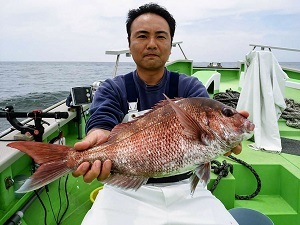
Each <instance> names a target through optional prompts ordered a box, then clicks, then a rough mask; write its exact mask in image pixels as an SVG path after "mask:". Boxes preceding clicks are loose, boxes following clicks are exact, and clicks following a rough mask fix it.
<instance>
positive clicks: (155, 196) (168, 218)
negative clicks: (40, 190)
mask: <svg viewBox="0 0 300 225" xmlns="http://www.w3.org/2000/svg"><path fill="white" fill-rule="evenodd" d="M175 25H176V23H175V20H174V18H173V17H172V15H170V13H169V12H168V11H167V10H166V9H165V8H163V7H161V6H159V5H157V4H153V3H150V4H146V5H143V6H141V7H139V8H138V9H134V10H130V11H129V13H128V18H127V23H126V28H127V33H128V43H129V49H130V52H131V55H132V57H133V60H134V61H135V63H136V71H134V72H132V73H129V74H127V75H124V76H117V77H116V78H114V79H108V80H107V81H106V82H104V83H103V84H102V85H101V86H100V87H99V89H98V90H97V92H96V94H95V96H94V100H93V103H92V105H91V108H90V113H91V117H90V119H89V121H88V122H87V127H86V130H87V136H86V138H85V139H84V140H83V141H82V142H79V143H76V144H75V148H76V149H77V150H78V151H80V150H84V149H87V148H89V147H92V146H94V145H99V144H101V143H103V142H105V141H106V140H107V139H108V136H109V134H110V130H111V129H112V128H113V127H114V126H115V125H116V124H118V123H120V122H121V121H122V120H123V118H124V116H125V115H126V114H127V112H128V111H129V105H128V102H131V101H132V100H131V99H130V98H136V99H137V100H135V99H134V101H135V102H136V103H137V107H138V109H139V110H146V109H149V108H151V107H152V106H153V105H154V104H156V103H157V102H158V101H160V100H162V99H164V96H163V93H167V95H168V94H169V97H199V96H201V97H208V94H207V91H206V89H205V87H204V86H203V85H202V83H201V82H200V81H198V80H197V79H196V78H193V77H188V76H186V75H182V74H181V75H179V74H177V73H171V72H170V71H167V70H166V68H165V63H166V62H167V60H168V58H169V55H170V54H171V43H172V40H173V36H174V32H175ZM174 77H176V78H174ZM174 83H175V84H176V85H175V88H174ZM172 84H173V85H172ZM128 85H129V86H130V85H131V86H132V87H131V89H128ZM176 87H178V89H176ZM132 93H135V94H133V95H134V96H133V97H132ZM170 95H171V96H170ZM172 95H174V96H172ZM242 113H243V115H244V116H245V117H247V116H248V114H247V112H242ZM240 151H241V146H240V145H239V146H238V147H236V148H234V149H233V150H232V152H234V153H236V154H238V153H240ZM230 153H231V152H229V153H228V154H230ZM110 170H111V161H110V160H106V161H105V162H103V164H102V163H101V162H100V161H99V160H98V161H95V162H94V163H93V165H92V166H91V167H90V165H89V163H88V162H86V163H82V164H81V165H80V166H79V167H78V169H77V170H76V171H75V172H73V175H74V176H75V177H77V176H81V175H83V179H84V181H85V182H91V181H92V180H94V179H98V180H99V181H103V180H105V179H106V178H107V177H108V176H109V174H110ZM176 179H177V180H176ZM176 179H175V178H174V181H173V180H172V177H171V181H170V180H169V181H168V182H166V180H165V179H164V178H161V180H159V179H158V180H156V181H149V182H148V183H147V184H146V185H143V186H142V187H141V188H140V189H138V190H137V191H136V192H135V191H131V190H127V191H126V190H121V189H119V188H115V187H111V186H109V185H105V186H104V188H103V190H102V191H101V192H100V193H99V194H98V197H97V199H96V201H95V203H94V205H93V207H92V208H91V210H90V211H89V212H88V214H87V215H86V217H85V219H84V221H83V224H98V223H99V224H100V222H101V224H143V225H144V224H173V223H174V224H175V223H176V224H237V223H236V222H235V220H234V219H233V218H232V217H231V216H230V214H229V213H228V212H227V210H226V209H225V207H224V206H223V205H222V204H221V202H220V201H219V200H218V199H216V198H215V197H214V196H213V195H212V194H211V193H210V192H209V191H207V190H206V189H205V188H202V187H197V188H196V191H195V193H194V195H193V197H192V196H191V195H190V186H189V180H188V176H187V175H185V176H183V177H180V179H179V181H178V178H176ZM199 186H201V185H199Z"/></svg>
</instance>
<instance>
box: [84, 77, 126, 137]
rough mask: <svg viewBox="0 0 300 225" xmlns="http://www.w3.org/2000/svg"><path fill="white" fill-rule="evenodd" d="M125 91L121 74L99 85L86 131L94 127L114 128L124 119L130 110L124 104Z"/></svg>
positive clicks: (90, 110)
mask: <svg viewBox="0 0 300 225" xmlns="http://www.w3.org/2000/svg"><path fill="white" fill-rule="evenodd" d="M125 92H126V91H125V84H124V80H123V79H122V77H121V76H120V77H118V78H117V79H114V80H112V79H107V80H106V81H105V82H103V83H102V84H101V86H99V88H98V89H97V90H96V92H95V95H94V98H93V102H92V104H91V106H90V109H89V112H90V118H89V119H88V121H87V123H86V133H88V132H89V130H91V129H92V128H101V129H105V130H112V129H113V127H114V126H115V125H117V124H119V123H120V122H121V121H122V119H123V117H124V115H125V113H124V111H125V110H128V109H126V107H128V106H127V105H125V104H124V99H125V98H126V94H124V93H125ZM125 102H126V100H125Z"/></svg>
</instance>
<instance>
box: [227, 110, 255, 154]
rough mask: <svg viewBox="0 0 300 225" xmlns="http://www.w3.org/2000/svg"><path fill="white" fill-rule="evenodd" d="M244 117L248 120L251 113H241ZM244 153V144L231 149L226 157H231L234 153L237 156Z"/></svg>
mask: <svg viewBox="0 0 300 225" xmlns="http://www.w3.org/2000/svg"><path fill="white" fill-rule="evenodd" d="M239 113H240V114H241V115H242V116H244V117H245V118H248V116H249V113H248V112H247V111H240V112H239ZM241 152H242V144H241V143H239V145H238V146H236V147H234V148H233V149H231V150H230V151H229V152H226V153H225V154H224V155H225V156H229V155H231V153H234V154H235V155H238V154H240V153H241Z"/></svg>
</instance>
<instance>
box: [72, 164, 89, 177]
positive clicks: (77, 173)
mask: <svg viewBox="0 0 300 225" xmlns="http://www.w3.org/2000/svg"><path fill="white" fill-rule="evenodd" d="M89 169H90V163H89V162H83V163H81V164H80V166H78V168H77V170H75V171H74V172H73V173H72V175H73V176H74V177H79V176H83V175H84V174H86V172H87V171H88V170H89Z"/></svg>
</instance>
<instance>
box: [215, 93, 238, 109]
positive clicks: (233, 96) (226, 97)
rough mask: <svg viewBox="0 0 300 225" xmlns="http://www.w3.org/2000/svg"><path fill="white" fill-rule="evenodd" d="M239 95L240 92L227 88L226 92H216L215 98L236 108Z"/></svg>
mask: <svg viewBox="0 0 300 225" xmlns="http://www.w3.org/2000/svg"><path fill="white" fill-rule="evenodd" d="M239 97H240V93H239V92H237V91H233V90H231V89H227V90H226V92H220V93H216V94H214V96H213V99H215V100H217V101H219V102H222V103H223V104H225V105H228V106H230V107H232V108H236V106H237V103H238V100H239Z"/></svg>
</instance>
